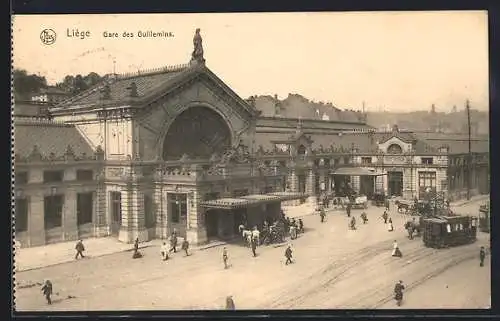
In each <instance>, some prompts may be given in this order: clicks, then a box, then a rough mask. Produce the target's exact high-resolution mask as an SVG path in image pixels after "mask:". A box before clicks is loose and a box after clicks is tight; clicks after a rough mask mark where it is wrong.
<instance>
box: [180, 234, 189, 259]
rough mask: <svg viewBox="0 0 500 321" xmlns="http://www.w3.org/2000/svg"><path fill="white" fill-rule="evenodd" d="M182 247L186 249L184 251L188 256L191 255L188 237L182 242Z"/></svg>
mask: <svg viewBox="0 0 500 321" xmlns="http://www.w3.org/2000/svg"><path fill="white" fill-rule="evenodd" d="M181 248H182V250H183V251H184V253H186V256H189V252H188V250H189V242H188V240H187V239H186V238H184V239H183V241H182V244H181Z"/></svg>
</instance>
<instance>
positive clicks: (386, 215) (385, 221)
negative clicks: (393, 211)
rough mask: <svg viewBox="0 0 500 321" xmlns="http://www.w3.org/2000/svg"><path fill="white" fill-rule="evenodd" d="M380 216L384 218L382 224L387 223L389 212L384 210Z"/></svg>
mask: <svg viewBox="0 0 500 321" xmlns="http://www.w3.org/2000/svg"><path fill="white" fill-rule="evenodd" d="M382 218H383V219H384V224H387V218H389V214H387V210H385V211H384V214H382Z"/></svg>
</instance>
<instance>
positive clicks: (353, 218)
mask: <svg viewBox="0 0 500 321" xmlns="http://www.w3.org/2000/svg"><path fill="white" fill-rule="evenodd" d="M349 228H350V229H351V230H355V229H356V218H355V217H354V216H353V217H352V218H351V220H350V222H349Z"/></svg>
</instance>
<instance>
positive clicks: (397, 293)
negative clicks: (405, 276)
mask: <svg viewBox="0 0 500 321" xmlns="http://www.w3.org/2000/svg"><path fill="white" fill-rule="evenodd" d="M404 289H405V286H404V285H403V281H401V280H399V282H397V283H396V285H395V286H394V299H395V300H396V304H397V305H398V306H400V305H401V302H402V301H403V290H404Z"/></svg>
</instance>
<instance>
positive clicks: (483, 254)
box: [479, 246, 486, 266]
mask: <svg viewBox="0 0 500 321" xmlns="http://www.w3.org/2000/svg"><path fill="white" fill-rule="evenodd" d="M485 257H486V251H485V250H484V246H481V250H479V266H484V259H485Z"/></svg>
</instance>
